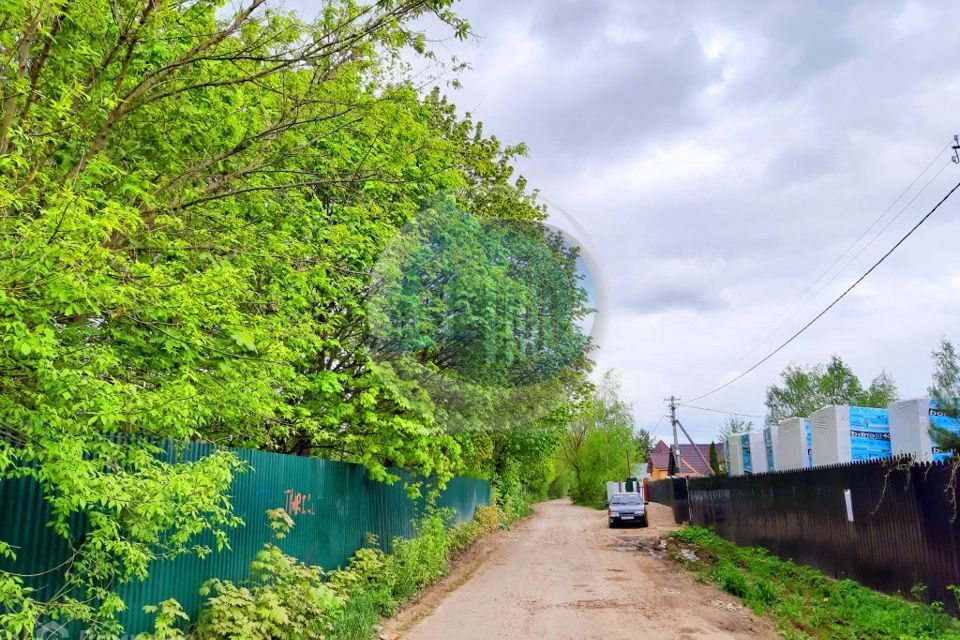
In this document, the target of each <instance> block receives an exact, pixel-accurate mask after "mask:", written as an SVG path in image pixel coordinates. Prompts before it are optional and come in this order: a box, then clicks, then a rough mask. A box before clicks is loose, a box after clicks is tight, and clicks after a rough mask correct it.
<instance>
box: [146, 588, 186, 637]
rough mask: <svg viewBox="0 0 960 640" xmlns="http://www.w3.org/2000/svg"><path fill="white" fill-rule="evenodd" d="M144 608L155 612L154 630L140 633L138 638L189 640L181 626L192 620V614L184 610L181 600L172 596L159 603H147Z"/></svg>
mask: <svg viewBox="0 0 960 640" xmlns="http://www.w3.org/2000/svg"><path fill="white" fill-rule="evenodd" d="M143 610H144V611H145V612H147V613H152V614H154V617H153V632H152V633H141V634H138V635H137V640H187V635H186V634H185V633H184V632H183V630H182V629H181V628H180V627H181V626H182V625H183V624H184V623H186V622H189V621H190V616H188V615H187V614H186V613H184V612H183V608H182V607H181V606H180V603H179V602H177V601H176V600H174V599H173V598H170V599H168V600H164V601H163V602H161V603H160V604H159V605H147V606H146V607H144V608H143Z"/></svg>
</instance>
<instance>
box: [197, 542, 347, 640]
mask: <svg viewBox="0 0 960 640" xmlns="http://www.w3.org/2000/svg"><path fill="white" fill-rule="evenodd" d="M250 572H251V574H252V576H253V579H252V580H251V581H250V582H249V583H248V584H244V585H239V586H238V585H236V584H234V583H232V582H230V581H223V580H211V581H209V582H208V583H206V584H205V585H204V587H203V588H202V589H201V595H204V596H207V595H210V598H209V600H207V602H206V604H205V605H204V608H203V610H202V611H201V613H200V618H199V620H198V621H197V626H196V630H195V633H194V636H195V637H196V638H197V639H198V640H275V639H279V638H323V637H326V635H327V633H328V632H329V630H330V628H331V624H332V623H331V620H332V617H333V615H334V614H335V613H336V612H337V611H338V610H340V609H341V608H343V605H344V598H343V597H342V596H341V595H339V594H338V593H337V592H336V590H335V589H334V588H333V587H332V586H331V585H329V584H327V583H326V581H325V578H324V573H323V570H322V569H320V567H313V566H307V565H304V564H302V563H300V562H297V561H296V560H295V559H294V558H291V557H290V556H288V555H286V554H284V553H283V552H282V551H281V550H280V549H279V548H277V547H275V546H273V545H270V544H268V545H265V546H264V548H263V550H262V551H260V552H259V553H258V554H257V557H256V558H255V559H254V561H253V562H252V563H251V564H250Z"/></svg>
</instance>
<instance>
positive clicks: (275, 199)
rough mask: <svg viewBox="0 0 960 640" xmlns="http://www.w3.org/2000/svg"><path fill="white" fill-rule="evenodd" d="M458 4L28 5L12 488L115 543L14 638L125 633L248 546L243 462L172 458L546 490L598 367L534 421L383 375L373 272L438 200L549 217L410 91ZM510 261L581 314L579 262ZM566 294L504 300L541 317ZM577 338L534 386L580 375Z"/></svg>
mask: <svg viewBox="0 0 960 640" xmlns="http://www.w3.org/2000/svg"><path fill="white" fill-rule="evenodd" d="M450 5H451V2H450V0H427V1H425V2H415V3H405V4H401V5H397V4H396V3H393V2H378V3H374V4H372V5H370V6H366V5H363V6H361V5H359V4H357V3H355V2H353V1H352V0H337V1H334V2H330V3H326V4H324V10H323V11H322V12H321V14H320V15H319V17H318V18H317V20H316V21H315V22H313V23H307V22H304V21H303V20H301V19H300V18H299V17H297V16H296V15H295V14H292V13H290V12H287V11H283V10H278V9H276V8H271V7H268V6H267V5H266V4H265V3H264V0H247V2H245V3H234V4H230V3H227V2H225V1H224V0H198V1H195V2H171V1H169V0H158V1H156V2H146V3H145V2H142V1H141V0H75V1H71V2H65V1H63V0H54V1H50V2H46V1H43V2H41V1H39V0H13V1H12V2H6V3H4V4H3V10H2V14H3V15H2V20H0V22H2V24H3V28H2V29H0V79H2V80H0V481H2V480H3V479H6V478H10V477H21V476H29V477H32V478H33V479H35V480H36V481H37V482H39V483H40V484H41V485H42V489H43V493H44V495H45V496H46V499H47V500H48V501H49V502H50V503H51V505H52V507H53V519H52V522H51V526H52V527H53V528H54V529H55V530H56V531H57V532H58V533H60V534H61V535H63V536H64V537H67V535H68V531H67V527H68V522H70V520H71V518H74V517H76V516H81V517H83V518H84V519H85V520H86V521H87V522H89V523H90V527H91V528H90V532H89V534H88V536H87V538H86V542H85V544H84V545H82V547H81V548H79V549H78V553H77V555H76V556H75V558H74V561H73V563H72V564H71V565H70V566H69V567H67V584H66V587H65V588H64V589H63V590H60V591H59V592H58V593H57V594H56V598H55V599H54V600H52V601H49V602H39V601H36V600H33V599H32V594H30V593H29V592H28V591H26V590H25V589H24V588H23V586H22V583H20V582H19V581H18V580H17V578H16V577H15V576H12V575H8V574H5V573H0V632H3V633H10V634H20V633H23V632H25V631H27V630H29V629H31V628H32V627H33V626H35V624H36V620H37V618H38V616H41V615H50V616H56V617H57V618H59V619H61V620H71V619H74V620H79V621H81V622H82V623H83V626H85V627H87V628H91V629H94V628H95V630H96V632H97V633H100V634H104V635H106V634H109V633H120V631H121V630H119V629H117V628H116V623H115V617H116V613H117V612H118V611H119V610H120V609H121V608H122V607H123V606H124V605H123V603H122V602H120V601H119V599H118V598H117V596H116V591H115V589H116V587H117V585H119V584H121V583H123V582H125V581H128V580H132V579H139V578H142V577H143V576H144V575H145V574H146V572H147V570H148V567H149V566H150V563H151V562H152V561H153V560H155V559H157V558H160V557H173V556H176V555H178V554H181V553H187V552H193V551H199V552H200V553H205V552H206V551H208V549H207V548H206V547H205V546H204V545H202V544H198V540H201V539H206V538H205V537H204V536H210V537H211V538H212V539H213V540H214V541H215V543H216V544H218V545H220V544H223V542H224V540H225V534H224V530H225V529H226V528H228V527H231V526H234V525H236V524H238V522H237V520H236V518H235V517H234V515H233V513H232V511H231V509H230V505H229V501H228V500H226V499H225V495H226V491H227V489H228V487H229V485H230V481H231V478H232V476H233V474H234V473H236V472H238V471H240V470H241V468H240V466H239V464H238V462H237V461H236V459H234V458H233V457H232V456H230V455H227V454H225V453H222V452H221V453H216V454H214V455H212V456H209V457H207V458H205V459H203V460H201V461H198V462H185V461H179V460H176V459H174V461H173V462H171V461H169V460H168V459H167V458H166V456H165V455H164V452H163V451H160V450H159V449H158V448H157V447H156V446H155V445H154V444H153V443H155V442H158V441H160V440H163V439H171V440H175V441H191V440H192V441H208V442H215V443H219V444H225V445H231V446H241V447H249V448H256V449H265V450H272V451H277V452H282V453H289V454H296V455H331V456H334V455H335V456H337V457H339V458H341V459H345V460H350V461H354V462H359V463H362V464H364V465H366V466H367V467H368V468H370V470H371V473H372V474H373V475H374V477H376V478H381V479H382V478H386V477H388V476H389V469H390V468H395V467H403V468H408V469H413V470H416V471H419V472H421V473H424V474H427V475H434V476H436V477H438V478H439V479H440V480H441V481H442V480H444V479H446V478H449V477H451V476H452V475H453V474H454V473H456V472H457V471H459V470H461V469H466V470H469V471H472V472H476V473H480V474H483V475H484V476H485V477H495V476H496V475H497V474H498V473H501V472H503V471H504V470H506V469H507V468H508V467H509V466H510V464H512V463H517V464H519V465H520V471H518V472H517V473H519V475H520V482H521V483H527V482H531V483H534V482H535V483H536V484H537V485H538V486H542V485H543V484H544V483H545V476H547V475H549V469H547V468H546V467H544V466H543V465H545V464H546V462H545V461H547V460H548V459H549V458H550V455H551V453H552V451H553V449H554V448H555V446H556V442H557V438H558V434H559V433H560V432H561V431H562V428H563V422H562V421H563V419H564V416H565V415H567V414H568V413H569V412H568V409H569V399H570V397H571V396H572V393H573V392H572V391H571V390H572V389H574V388H576V386H577V384H578V383H579V382H580V381H581V380H582V377H583V373H584V372H585V371H586V370H587V369H588V368H589V365H588V364H587V363H586V362H585V359H584V358H580V359H579V360H578V361H577V362H575V363H573V365H572V366H571V367H569V368H567V369H565V370H563V371H560V372H559V373H558V374H557V375H556V376H555V379H553V380H551V381H550V384H544V385H542V388H540V389H538V390H537V391H536V392H535V393H531V394H529V399H527V398H524V397H523V396H521V395H518V394H516V393H514V394H512V395H509V396H504V395H498V394H496V393H492V392H490V391H488V390H484V389H474V388H471V389H470V391H471V394H472V395H471V397H470V398H469V399H468V400H469V401H468V402H466V403H465V405H464V404H463V403H461V404H458V405H457V406H458V407H461V409H460V410H458V411H457V412H453V411H451V410H450V408H449V407H448V406H445V405H444V404H443V403H442V402H439V403H438V402H436V400H435V399H432V398H430V397H428V396H425V395H424V394H423V393H422V392H421V391H422V390H420V389H418V388H416V386H415V385H413V388H410V385H409V384H407V383H408V382H409V378H404V377H403V375H402V374H403V371H397V370H392V369H391V368H390V367H389V366H378V364H377V362H376V361H375V359H374V358H373V357H372V354H371V352H370V344H371V336H370V335H369V331H368V326H367V315H366V314H367V308H366V305H365V300H366V298H367V296H368V294H369V293H370V290H371V276H372V273H373V268H374V265H375V264H376V262H377V260H378V257H379V256H380V254H381V252H382V251H383V249H384V247H385V246H386V245H387V243H388V242H389V240H390V238H392V237H394V236H395V234H396V232H397V231H398V230H399V229H400V228H402V227H403V226H404V225H406V224H407V223H408V222H409V221H410V220H411V219H412V218H413V217H414V216H415V215H416V214H417V213H418V212H419V211H421V210H422V209H423V208H424V206H425V205H426V204H428V203H429V202H431V201H432V200H431V199H432V198H433V197H434V195H435V194H436V193H444V194H447V197H448V198H449V200H450V202H452V203H455V204H456V205H457V206H458V207H461V208H462V209H463V210H465V211H469V212H470V213H471V214H473V215H474V216H476V218H478V219H481V220H489V219H493V218H503V219H510V220H517V221H521V222H532V221H536V220H540V219H542V218H543V216H544V215H545V212H544V209H543V207H542V206H541V205H539V204H538V203H537V202H536V199H535V194H534V193H531V192H529V191H528V188H527V184H526V181H525V180H524V179H523V178H522V177H517V176H515V175H514V169H513V162H514V161H515V159H516V158H517V157H519V156H521V155H522V154H523V153H525V148H524V147H523V146H522V145H517V146H507V145H503V144H502V143H501V142H499V141H498V140H497V139H496V138H493V137H490V136H488V135H486V134H485V133H484V131H483V127H482V126H481V125H480V124H478V123H475V122H473V121H472V120H470V119H469V118H461V117H460V116H459V115H458V114H457V110H456V108H455V106H454V105H452V104H451V103H450V102H449V101H447V100H446V99H445V98H444V97H443V96H442V95H441V94H440V92H439V91H437V90H435V91H432V92H430V93H428V94H426V95H424V94H423V93H421V92H420V91H418V88H417V82H419V81H417V82H415V81H414V80H412V79H411V78H410V75H409V73H408V69H407V67H406V65H405V63H404V60H405V59H406V58H405V56H406V55H407V54H408V52H409V51H410V50H411V49H412V50H413V52H415V53H417V54H422V55H425V56H427V57H428V58H432V57H433V56H432V54H431V53H430V52H429V51H428V50H427V49H426V44H425V43H426V40H425V36H424V34H423V33H421V32H419V31H418V30H417V26H419V25H423V24H424V21H423V20H422V18H424V17H429V16H430V15H431V14H432V15H434V16H435V17H437V18H439V20H440V21H442V22H443V23H445V24H448V25H450V26H451V27H452V29H453V31H454V34H455V35H457V36H459V37H463V36H465V34H466V32H467V25H466V24H465V23H464V22H463V21H462V20H460V19H459V18H457V16H456V15H454V14H453V13H452V12H451V11H450ZM499 242H500V245H507V244H509V245H510V246H511V247H513V248H514V249H516V250H517V251H519V252H520V254H521V255H523V256H525V257H528V258H531V259H538V260H539V259H543V260H546V259H547V258H550V257H556V256H557V255H562V256H564V258H563V260H562V261H561V264H562V266H563V267H564V268H563V269H561V270H560V271H558V272H553V273H554V275H556V276H557V277H558V278H560V280H562V282H563V284H564V287H565V288H563V289H561V291H562V292H565V293H564V295H565V296H566V297H564V295H561V296H560V298H561V302H563V301H564V300H565V301H566V302H563V304H567V303H569V304H571V305H575V304H578V303H577V302H576V300H579V298H578V297H577V296H579V293H577V291H576V288H577V286H576V284H575V281H574V280H573V274H572V273H571V272H570V270H569V269H568V267H569V265H570V263H571V262H570V255H571V254H570V253H569V252H567V253H563V252H559V247H558V246H557V245H556V243H554V244H551V243H550V242H547V244H546V245H545V246H546V248H543V247H540V248H537V246H536V245H529V244H524V241H523V239H521V238H512V237H509V236H507V235H502V236H500V237H499ZM447 266H449V265H447ZM487 266H491V265H490V264H488V265H487ZM492 266H495V267H497V268H499V269H500V271H497V272H496V273H501V272H502V271H503V269H505V266H504V264H502V263H496V261H493V263H492ZM495 271H496V270H495V269H494V270H487V271H483V270H481V271H480V273H479V274H478V277H480V278H481V279H485V278H489V277H491V275H492V274H494V272H495ZM537 273H541V274H545V273H548V271H547V270H545V269H542V270H540V271H537ZM564 278H566V279H564ZM560 280H544V279H541V280H538V281H537V285H536V286H533V285H531V286H529V287H526V288H524V287H522V286H520V283H519V279H518V278H516V277H513V279H512V282H513V283H514V284H515V285H517V287H516V288H514V289H513V290H511V291H505V292H504V293H505V294H510V295H512V296H514V297H513V298H512V299H511V300H512V301H514V302H518V303H524V304H526V305H527V306H526V307H525V308H527V309H530V308H533V304H532V303H533V300H532V296H536V295H540V294H541V293H542V291H541V289H542V288H543V286H545V284H546V283H549V282H552V283H554V284H555V283H556V282H558V281H560ZM460 293H462V294H464V295H466V294H469V289H468V288H461V289H460ZM571 296H573V297H572V298H571ZM482 300H483V298H482V297H481V298H478V299H476V300H474V299H470V300H467V301H469V302H475V301H482ZM557 308H560V309H562V308H564V307H563V305H562V304H560V305H559V306H558V307H557ZM571 309H572V307H571ZM478 313H479V311H478ZM574 313H576V311H574ZM480 315H482V314H480ZM561 315H562V314H561ZM542 319H543V320H544V322H546V323H547V324H550V321H551V318H550V317H549V316H544V317H543V318H542ZM541 325H543V323H541ZM553 326H554V327H555V328H556V327H560V326H561V324H557V323H555V324H554V325H553ZM554 335H555V337H556V340H554V341H553V343H551V344H547V345H545V348H544V349H538V350H537V351H536V353H534V354H533V355H529V354H526V353H523V354H520V355H522V356H523V357H520V358H519V359H518V360H516V362H518V363H519V368H518V369H517V372H518V373H519V374H522V375H527V374H528V373H529V372H530V371H531V370H533V371H536V370H537V369H538V367H539V368H543V369H544V370H546V369H547V368H549V367H547V366H546V365H545V364H544V363H549V362H551V361H552V360H551V359H550V357H549V356H551V354H550V353H549V349H551V348H556V349H558V350H560V351H562V352H563V353H568V352H569V348H570V347H571V345H573V344H574V341H575V339H576V336H574V335H573V334H572V333H570V332H569V331H566V332H564V331H561V330H559V329H558V330H557V331H555V332H554ZM479 346H481V345H480V344H479V343H474V344H473V345H472V346H471V348H470V349H468V350H466V351H465V352H464V354H461V355H460V356H458V357H459V358H461V359H462V360H463V361H465V362H475V361H478V360H477V359H478V358H479V357H480V356H481V355H482V353H481V351H479V350H478V348H479ZM515 346H516V344H515V341H514V347H515ZM499 353H511V354H513V355H517V349H515V348H513V349H505V350H501V351H499ZM528 355H529V357H528ZM442 364H445V363H444V362H442V361H441V360H431V361H430V362H427V363H419V365H421V366H427V365H432V366H440V365H442ZM551 371H552V370H551ZM522 375H521V376H520V377H522ZM405 384H406V386H405ZM505 397H506V398H509V399H510V400H511V402H509V403H508V402H503V400H504V398H505ZM464 406H466V409H462V407H464ZM543 407H548V408H549V409H550V411H548V412H547V414H550V415H546V414H545V413H544V412H543V411H542V408H543ZM545 415H546V417H544V416H545ZM504 417H508V418H509V420H501V418H504ZM453 423H456V424H453ZM530 423H535V424H533V425H532V426H531V424H530ZM504 424H505V425H508V426H507V428H503V429H500V427H501V425H504ZM451 425H452V426H457V427H459V426H469V427H470V430H468V431H463V432H456V433H454V432H452V431H451V429H450V427H451ZM519 461H523V462H522V463H520V462H519ZM528 461H529V462H528ZM528 470H529V471H528ZM511 491H513V490H512V489H511ZM511 495H513V494H511ZM278 562H279V561H278ZM279 569H280V568H279V567H278V568H277V570H278V571H279ZM285 570H286V569H285ZM290 570H291V571H292V570H293V569H290ZM222 586H224V588H226V587H225V585H222ZM263 594H264V595H263V597H264V598H267V597H268V595H267V594H268V592H267V591H264V592H263ZM222 595H223V598H224V599H225V600H229V599H231V598H241V596H242V597H246V596H245V595H244V594H243V593H240V592H239V591H224V593H223V594H222ZM269 597H274V596H269ZM261 604H263V603H261V602H252V603H251V602H246V603H241V602H238V603H237V606H238V607H241V608H243V607H246V609H244V610H249V609H250V608H251V607H253V608H254V609H255V610H256V609H257V608H258V607H259V606H260V605H261ZM241 605H242V606H241ZM267 610H269V607H267ZM268 622H269V624H273V625H281V622H280V621H278V620H270V621H265V622H264V624H267V623H268ZM283 624H295V621H294V622H289V623H288V622H283ZM296 624H298V623H296ZM281 626H282V625H281ZM278 628H279V627H278ZM284 628H286V627H284Z"/></svg>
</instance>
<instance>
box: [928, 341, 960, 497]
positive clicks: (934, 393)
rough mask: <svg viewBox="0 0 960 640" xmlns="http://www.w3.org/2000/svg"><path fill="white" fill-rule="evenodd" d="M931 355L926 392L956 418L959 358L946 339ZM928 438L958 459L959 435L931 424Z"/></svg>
mask: <svg viewBox="0 0 960 640" xmlns="http://www.w3.org/2000/svg"><path fill="white" fill-rule="evenodd" d="M931 355H932V356H933V362H934V370H933V384H931V385H930V387H929V388H928V389H927V391H928V392H929V393H930V395H931V397H932V398H933V399H934V400H936V401H937V405H938V406H939V408H940V410H941V411H943V412H944V413H946V414H947V415H951V416H954V417H956V416H957V415H958V414H960V407H958V401H957V399H958V398H960V358H958V357H957V352H956V351H955V350H954V348H953V343H952V342H950V341H949V340H947V339H946V338H943V339H941V340H940V344H939V345H938V346H937V348H936V349H934V350H933V352H932V353H931ZM930 438H931V439H932V440H933V442H934V443H935V444H936V446H937V447H939V448H940V450H941V451H951V452H953V454H954V456H955V459H960V435H958V434H957V433H954V431H952V430H949V429H945V428H943V427H938V426H936V425H934V424H931V425H930ZM953 484H955V483H951V486H953Z"/></svg>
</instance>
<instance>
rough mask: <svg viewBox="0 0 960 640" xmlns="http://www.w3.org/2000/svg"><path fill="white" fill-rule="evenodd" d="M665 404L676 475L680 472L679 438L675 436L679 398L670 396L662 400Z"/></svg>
mask: <svg viewBox="0 0 960 640" xmlns="http://www.w3.org/2000/svg"><path fill="white" fill-rule="evenodd" d="M664 400H666V401H667V402H669V403H670V424H671V425H672V426H673V459H674V460H676V461H677V473H679V472H680V469H681V467H680V438H679V437H678V436H677V423H678V422H679V421H678V420H677V403H678V402H680V398H677V397H674V396H670V397H669V398H664Z"/></svg>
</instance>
